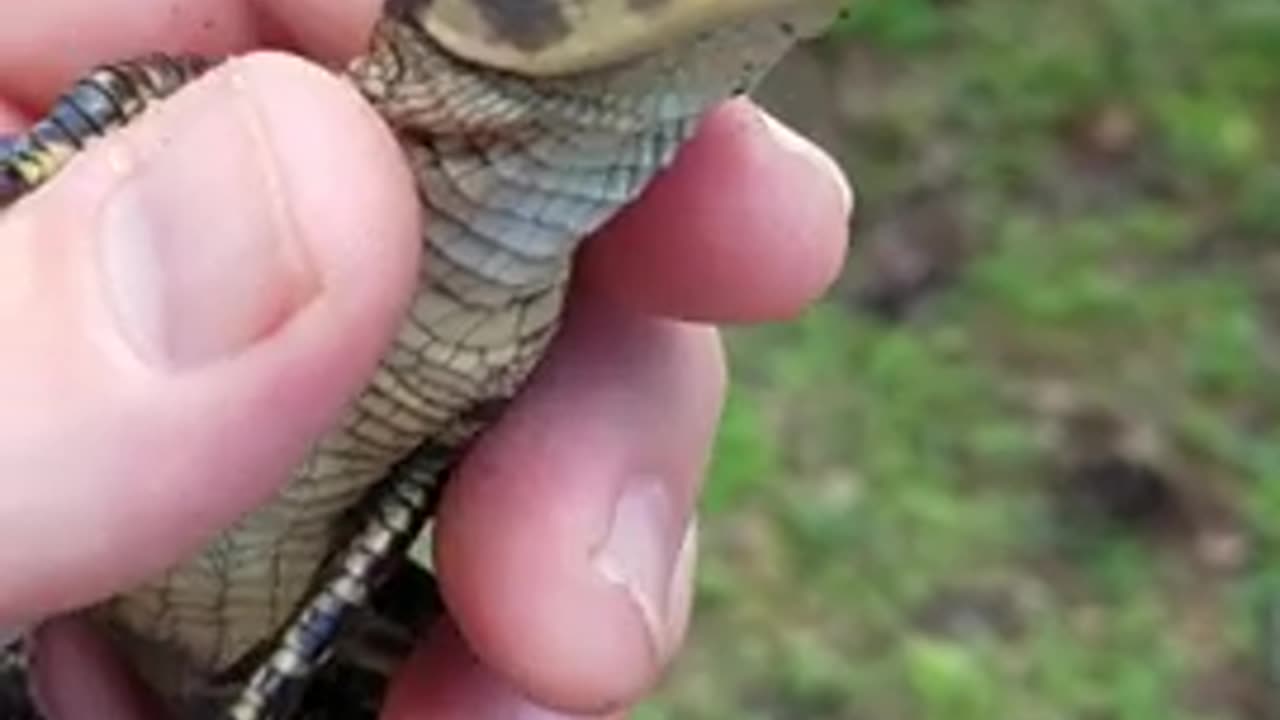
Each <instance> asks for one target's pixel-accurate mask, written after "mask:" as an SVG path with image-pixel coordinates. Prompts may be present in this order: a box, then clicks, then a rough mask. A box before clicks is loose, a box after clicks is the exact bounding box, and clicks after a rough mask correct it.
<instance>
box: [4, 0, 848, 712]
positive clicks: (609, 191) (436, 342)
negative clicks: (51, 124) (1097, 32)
mask: <svg viewBox="0 0 1280 720" xmlns="http://www.w3.org/2000/svg"><path fill="white" fill-rule="evenodd" d="M672 1H675V0H672ZM795 4H796V5H797V6H798V7H799V6H802V5H803V9H802V10H799V11H797V13H798V14H796V15H794V16H791V15H788V16H786V17H783V16H780V15H778V14H776V12H775V13H773V14H770V15H767V16H763V17H755V18H753V19H748V20H742V21H736V22H733V23H727V24H725V23H722V24H720V25H718V26H716V27H714V28H709V29H708V30H707V31H706V32H703V33H702V34H699V35H696V36H691V37H687V38H684V39H683V40H682V41H681V42H679V43H677V44H675V45H674V46H672V47H669V48H665V49H661V50H658V51H655V52H653V53H650V54H647V55H644V56H641V57H639V58H636V59H632V60H629V61H627V62H623V63H621V64H618V65H613V66H610V67H608V68H603V69H596V70H593V71H589V72H584V73H578V74H575V75H572V76H567V77H563V78H538V79H530V78H523V77H519V76H516V75H513V74H510V73H507V72H504V71H498V70H489V69H485V68H483V67H480V66H478V65H476V64H474V63H472V62H470V61H462V60H459V59H457V58H456V57H455V56H454V55H452V54H451V53H450V52H448V51H446V50H444V49H443V48H442V47H440V46H439V45H437V44H436V43H435V42H434V41H433V40H432V39H431V38H430V37H428V36H427V35H426V34H425V33H424V32H423V30H422V28H421V27H420V26H419V25H418V24H417V22H416V21H415V20H414V19H413V18H412V17H411V15H410V13H411V12H412V10H413V8H414V5H415V3H414V2H412V0H410V1H408V2H392V3H389V5H388V9H387V11H386V13H385V14H384V17H383V18H382V19H381V21H380V22H379V24H378V26H377V28H376V29H375V31H374V35H373V41H372V44H371V47H370V50H369V52H368V53H367V54H366V55H364V56H362V57H360V58H358V59H357V60H355V61H354V62H353V63H352V64H351V66H350V67H349V68H348V70H347V76H348V77H349V79H350V80H351V81H352V82H353V83H354V84H355V85H356V86H357V87H359V88H360V90H361V91H362V92H363V94H364V95H365V97H366V98H367V99H368V100H369V102H370V103H372V104H373V106H374V107H375V108H376V109H377V110H378V111H379V113H380V114H381V115H382V117H383V118H385V120H386V121H387V123H388V124H389V125H390V127H391V128H392V129H393V131H394V132H395V133H396V134H397V136H398V137H399V139H400V141H401V144H402V147H403V149H404V152H405V156H406V158H407V159H408V162H409V164H410V166H411V168H412V169H413V172H414V175H415V177H416V180H417V185H418V191H419V197H420V198H421V200H422V203H423V205H424V210H425V218H426V221H425V223H424V235H423V242H424V246H425V257H424V261H423V265H422V275H421V279H420V283H419V288H418V291H417V294H416V296H415V298H414V300H413V303H412V307H411V311H410V312H409V315H408V317H407V318H406V321H405V323H404V325H403V327H402V329H401V331H400V333H399V335H398V337H397V338H396V340H395V341H394V343H393V345H392V346H391V348H389V350H388V351H387V353H386V354H385V355H384V357H383V360H382V364H381V366H380V367H379V369H378V371H377V373H376V374H375V376H374V377H373V378H372V379H371V381H370V383H369V385H368V387H367V388H366V390H365V391H364V392H363V394H362V395H360V397H359V398H358V399H357V400H356V402H355V403H354V404H353V406H352V407H351V408H350V411H349V412H348V413H347V415H346V417H345V419H344V420H343V421H342V422H341V423H340V424H339V426H338V427H336V428H334V429H333V430H332V431H330V432H329V433H328V434H326V435H325V436H324V437H322V438H321V439H320V440H319V441H318V442H317V443H316V445H315V447H314V449H313V451H312V453H311V454H310V456H309V457H308V458H307V460H306V461H305V462H304V463H303V465H302V466H301V467H299V468H298V469H297V471H296V473H295V474H294V477H293V478H292V481H291V482H289V483H288V485H287V486H286V487H285V488H284V489H283V490H282V491H281V492H280V493H279V494H278V496H277V497H276V498H274V499H273V500H272V501H271V502H269V503H268V504H267V505H265V506H263V507H261V508H259V509H258V510H256V511H254V512H252V513H250V514H248V515H247V516H245V517H243V518H242V519H241V520H240V521H239V522H237V523H236V524H235V525H234V526H233V527H231V528H229V529H227V530H226V531H225V532H224V533H222V534H221V535H220V536H219V537H218V538H216V539H215V540H214V541H213V542H212V543H211V544H210V545H209V546H208V547H207V548H205V549H204V550H203V551H202V552H201V553H200V554H198V555H197V556H196V557H194V558H192V559H190V560H188V561H187V562H185V563H183V564H181V565H179V566H177V567H175V568H173V569H172V570H170V571H169V572H168V573H166V574H165V575H163V576H162V577H159V578H155V579H154V580H153V581H151V582H149V583H148V584H146V585H144V586H142V587H140V588H135V589H133V590H131V591H130V592H129V593H128V594H125V595H122V596H120V597H118V598H115V599H113V600H112V601H111V602H109V603H108V604H106V605H104V606H103V607H102V608H99V610H98V616H99V617H100V618H101V619H102V620H103V621H104V623H106V624H107V625H108V626H109V627H111V628H112V630H113V631H114V633H115V634H116V636H117V637H118V638H119V640H120V645H121V647H122V648H123V649H124V650H125V652H126V653H127V654H128V655H129V656H130V657H131V659H132V660H133V661H134V662H135V663H136V664H137V666H138V667H139V669H140V670H141V671H142V673H143V675H144V676H145V677H146V678H147V679H148V680H149V681H150V682H151V684H152V685H154V686H155V687H156V688H157V689H158V690H160V691H161V693H162V694H164V695H165V696H167V697H169V698H170V699H171V700H172V701H173V703H174V705H175V707H177V708H181V709H182V712H183V716H191V715H200V716H204V715H205V714H207V713H209V712H210V710H209V708H210V707H218V706H219V705H220V704H221V703H222V702H224V701H225V700H226V695H227V693H228V692H230V693H231V694H232V695H234V694H236V693H237V692H239V693H240V694H239V699H238V700H237V701H236V703H235V704H234V705H233V709H232V710H231V711H230V714H231V716H232V717H237V718H241V717H242V718H258V717H267V716H271V717H275V716H276V715H274V714H273V713H274V712H276V710H278V709H281V708H284V709H287V704H288V703H287V702H285V704H284V705H282V706H280V707H276V706H275V705H274V704H277V703H279V702H280V701H281V696H282V695H284V694H285V692H282V690H281V688H284V691H288V690H289V688H288V687H287V685H288V683H290V682H292V681H294V680H304V679H305V677H306V675H307V674H308V673H309V672H310V671H311V670H312V668H313V666H314V665H316V664H317V663H318V662H319V659H320V654H321V653H320V652H319V650H320V649H322V647H324V646H327V645H328V644H329V642H330V641H331V640H332V639H333V638H332V635H333V634H334V633H333V632H332V631H330V630H329V629H328V628H327V626H328V625H331V624H333V623H332V622H331V621H332V620H333V619H335V618H338V617H345V616H346V614H347V613H348V611H350V610H352V609H359V607H360V606H361V605H363V604H364V602H365V594H366V593H367V592H368V590H369V589H370V587H369V586H374V585H376V583H377V580H378V577H377V576H378V575H380V574H382V572H383V570H384V568H383V564H384V563H385V561H386V560H387V557H384V556H398V555H400V554H402V551H403V546H404V544H405V543H406V542H407V541H408V539H409V538H410V536H411V535H412V533H413V532H416V530H417V526H418V520H419V519H420V518H419V517H418V516H419V515H421V514H422V512H425V511H426V510H428V509H429V508H428V507H427V506H428V505H429V496H430V495H431V494H432V493H433V492H434V491H435V490H436V489H437V486H438V485H439V483H440V481H441V480H442V479H443V478H444V476H445V475H446V474H447V471H448V468H449V467H450V466H451V465H452V463H453V462H454V460H455V459H456V458H457V457H458V455H459V454H460V453H461V452H463V451H464V450H465V448H466V446H467V444H468V443H469V442H470V441H471V440H472V438H473V437H474V436H475V435H476V434H477V433H478V432H480V431H481V430H483V428H484V427H485V426H486V425H487V424H488V423H489V422H490V421H491V420H492V419H493V417H494V415H495V413H496V412H497V411H499V410H500V409H501V407H502V406H503V405H505V403H506V402H507V401H508V400H509V399H510V398H511V397H512V396H513V395H514V394H515V393H516V392H517V390H518V389H519V387H520V386H521V384H522V383H523V382H524V380H525V379H526V377H527V376H528V374H529V372H530V371H531V370H532V369H533V367H534V366H535V365H536V363H537V362H538V360H539V358H540V357H541V356H542V354H543V352H544V351H545V349H546V347H547V344H548V343H549V342H550V341H551V339H552V338H553V337H554V334H555V331H556V327H557V322H558V318H559V316H560V312H561V306H562V302H563V299H564V295H565V290H566V281H567V279H568V277H569V273H570V269H571V263H572V258H573V255H574V252H575V250H576V249H577V246H578V244H579V243H580V241H581V240H582V239H583V238H584V237H586V236H587V235H589V234H590V233H591V232H593V231H594V230H596V229H597V228H598V227H599V226H600V225H602V224H603V223H604V222H605V221H607V220H608V219H609V218H610V217H611V216H612V215H613V214H614V213H616V212H617V211H618V210H619V209H620V208H622V207H623V206H625V205H626V204H627V203H629V202H630V201H631V200H632V199H634V198H635V197H636V195H638V194H639V192H640V191H641V190H643V188H644V187H645V185H646V184H647V183H648V182H649V180H650V179H651V178H652V177H653V176H654V175H655V174H656V173H657V172H658V171H659V170H660V169H661V168H662V167H663V166H664V165H666V164H667V163H668V162H669V161H670V160H671V158H672V157H673V156H674V154H675V152H676V151H677V150H678V148H679V146H680V144H681V143H682V142H683V141H684V140H685V139H686V138H687V137H688V136H689V135H690V134H691V132H692V130H693V128H694V126H695V124H696V122H697V120H698V119H699V117H700V116H701V114H702V113H703V112H704V111H705V110H707V109H708V108H709V107H710V106H711V105H713V104H714V103H716V102H718V101H720V100H722V99H724V98H726V97H728V96H730V95H732V94H735V93H738V92H742V91H745V90H747V89H749V88H750V87H751V86H752V85H753V84H754V83H755V81H756V80H757V79H758V78H759V77H760V76H761V75H762V74H763V72H765V71H766V70H767V69H768V68H769V67H770V66H771V65H772V64H773V63H774V62H775V61H776V60H777V59H778V58H779V57H780V56H781V55H782V54H783V53H784V52H785V51H786V50H787V49H788V48H789V47H790V45H791V44H792V43H794V42H795V40H796V39H797V33H798V31H808V30H812V29H816V28H814V27H812V26H810V25H808V24H801V25H797V23H798V22H799V21H801V20H803V21H805V22H806V23H807V22H808V21H809V20H811V19H812V16H813V14H814V13H813V7H814V5H815V3H814V2H812V1H810V2H801V1H798V2H796V3H795ZM827 5H830V3H827ZM164 62H166V61H164V60H150V61H147V62H146V63H144V64H143V65H142V67H143V68H144V69H145V68H151V67H156V66H158V65H156V64H159V65H163V63H164ZM181 81H185V78H179V81H178V82H174V83H171V85H172V86H169V85H166V86H164V87H162V88H161V89H162V90H163V92H153V93H150V95H151V96H154V97H161V96H163V95H164V94H167V92H169V91H172V90H176V89H177V87H178V86H180V84H181ZM91 94H92V93H90V95H91ZM144 94H145V93H144ZM125 96H126V97H129V98H132V97H134V95H132V94H129V93H125ZM85 97H89V96H88V95H85V96H82V97H81V102H82V103H83V102H84V99H85ZM137 104H138V105H145V103H137ZM59 110H60V111H62V113H63V117H64V118H65V117H68V115H67V107H65V106H59ZM57 114H58V111H55V113H53V114H52V116H57ZM90 114H92V113H90ZM125 120H126V118H123V117H122V118H120V119H119V122H120V123H122V122H124V121H125ZM65 124H66V123H62V125H65ZM102 124H104V125H109V124H110V123H102ZM116 124H118V123H116ZM108 129H109V128H96V129H95V130H94V132H101V131H104V130H108ZM56 130H57V128H54V132H53V134H52V135H50V136H49V137H46V138H44V139H45V140H46V142H44V144H43V145H40V146H30V145H28V146H24V147H23V148H21V152H15V151H14V150H12V149H11V150H10V151H9V153H8V155H7V156H6V155H4V154H0V176H2V177H5V178H7V182H8V184H9V185H10V186H11V187H10V188H9V189H10V190H11V191H12V192H13V194H15V195H17V194H20V193H21V192H23V191H25V190H26V189H29V188H30V187H32V186H34V185H35V184H37V183H39V182H41V181H43V180H44V179H47V177H49V176H51V175H52V174H54V173H55V172H56V171H57V168H58V167H59V166H60V164H61V162H63V161H65V159H66V158H67V157H69V155H70V154H71V153H72V152H74V151H75V149H76V148H77V147H78V145H79V144H80V142H79V140H80V138H79V137H68V138H65V139H60V138H59V137H58V136H57V132H56ZM94 132H89V131H85V132H83V133H80V135H83V136H88V135H92V134H94ZM72 135H75V133H72ZM4 190H5V188H3V187H0V194H3V193H4ZM370 241H371V242H376V238H375V239H370ZM411 456H412V457H411ZM406 459H408V460H407V461H406ZM396 473H399V476H398V477H399V480H395V481H393V482H392V484H391V485H388V484H387V483H386V482H383V481H384V480H385V479H387V478H388V477H391V476H395V474H396ZM389 487H394V488H397V490H396V491H395V492H391V493H390V495H387V494H386V493H387V492H388V488H389ZM401 491H403V492H402V494H401V495H397V494H396V493H397V492H401ZM371 493H384V495H382V496H375V497H371V496H370V494H371ZM403 493H408V494H407V495H405V494H403ZM379 497H381V498H382V499H379ZM386 497H391V498H392V499H391V500H390V501H388V500H386V499H385V498H386ZM405 498H416V499H412V500H405ZM377 503H383V505H382V506H381V507H382V508H383V511H382V513H381V514H379V513H377V512H372V513H371V512H364V513H363V514H361V513H360V512H356V511H361V510H365V511H367V509H368V508H370V507H373V506H375V505H376V504H377ZM388 503H389V504H388ZM401 514H403V517H401V516H400V515H401ZM374 516H376V517H375V519H372V520H371V519H370V518H371V517H374ZM393 516H394V517H393ZM388 518H390V519H388ZM353 535H354V536H355V538H356V539H355V540H354V541H351V540H349V539H350V538H351V537H353ZM347 543H351V545H350V546H348V547H346V549H345V550H344V549H343V547H344V544H347ZM335 553H336V558H335ZM353 568H356V569H353ZM369 568H372V569H369ZM318 583H319V584H318ZM307 603H310V605H307ZM300 608H303V609H302V610H301V614H299V613H300ZM291 623H292V625H291ZM322 626H324V628H322V629H324V632H323V633H321V640H322V643H321V645H320V646H319V647H317V648H312V647H311V644H312V642H311V641H312V639H313V638H314V637H317V635H316V633H317V632H318V631H317V630H316V628H321V627H322ZM303 646H306V647H303ZM273 647H274V649H275V650H274V655H271V656H270V657H269V658H266V659H264V654H265V653H269V652H271V651H272V649H273ZM313 650H314V651H315V652H314V653H313V652H312V651H313ZM254 668H257V673H256V674H254V675H252V676H251V677H250V675H249V673H250V672H252V671H253V670H254ZM247 677H248V678H250V679H249V687H248V689H247V690H243V691H241V690H237V688H239V686H241V685H243V684H244V683H245V680H246V678H247Z"/></svg>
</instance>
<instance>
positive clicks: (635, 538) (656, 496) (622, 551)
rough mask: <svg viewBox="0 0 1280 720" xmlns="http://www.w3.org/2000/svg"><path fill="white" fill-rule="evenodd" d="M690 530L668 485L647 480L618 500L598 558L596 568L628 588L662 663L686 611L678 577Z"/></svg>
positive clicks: (658, 659)
mask: <svg viewBox="0 0 1280 720" xmlns="http://www.w3.org/2000/svg"><path fill="white" fill-rule="evenodd" d="M687 534H688V532H687V530H686V528H685V527H684V523H683V520H682V518H679V517H677V512H676V508H675V505H674V503H673V502H672V501H671V498H670V495H669V494H668V492H667V490H666V486H665V484H664V483H662V482H661V481H659V480H656V479H649V478H643V479H640V480H639V481H637V482H634V483H631V484H629V485H628V486H627V488H626V489H625V490H624V491H623V493H622V495H621V496H620V497H619V498H618V501H617V504H616V505H615V506H614V508H613V518H612V523H611V525H610V527H609V534H608V536H607V537H606V539H605V542H604V543H603V544H602V545H601V547H600V549H599V550H598V551H597V552H596V554H595V558H594V561H595V567H596V571H597V572H599V573H600V574H601V576H603V577H604V579H605V580H607V581H608V582H610V583H612V584H614V585H617V586H618V587H620V588H622V589H623V590H624V591H625V593H626V595H627V598H628V599H629V600H630V601H631V603H632V604H633V605H634V607H635V608H636V610H637V613H638V615H639V617H640V620H641V622H643V624H644V628H645V631H646V633H647V634H648V636H649V640H650V644H651V647H652V649H653V653H654V657H655V659H656V661H657V662H658V663H660V664H661V663H665V662H666V661H667V660H668V659H669V658H670V656H671V653H672V651H673V650H674V644H673V639H672V637H671V635H672V632H671V627H672V620H673V614H672V611H673V610H676V611H679V610H680V609H679V608H673V607H672V603H671V599H672V596H673V592H677V593H678V592H680V591H678V590H677V585H678V582H679V578H678V577H677V575H678V574H679V571H680V569H681V568H680V567H679V566H680V562H679V560H680V555H681V546H682V544H683V541H684V538H685V536H687ZM677 597H678V594H677Z"/></svg>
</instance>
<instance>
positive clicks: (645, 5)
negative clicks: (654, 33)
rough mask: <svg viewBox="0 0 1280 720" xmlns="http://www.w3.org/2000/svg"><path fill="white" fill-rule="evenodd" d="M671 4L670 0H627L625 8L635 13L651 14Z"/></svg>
mask: <svg viewBox="0 0 1280 720" xmlns="http://www.w3.org/2000/svg"><path fill="white" fill-rule="evenodd" d="M671 2H672V0H627V7H629V8H631V9H632V10H634V11H635V12H636V13H640V14H643V13H647V12H653V11H654V10H657V9H658V8H661V7H666V6H667V5H670V4H671Z"/></svg>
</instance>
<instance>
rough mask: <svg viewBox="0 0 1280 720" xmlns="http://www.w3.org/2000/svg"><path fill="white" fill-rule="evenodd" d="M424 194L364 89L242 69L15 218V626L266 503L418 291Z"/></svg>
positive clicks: (4, 333)
mask: <svg viewBox="0 0 1280 720" xmlns="http://www.w3.org/2000/svg"><path fill="white" fill-rule="evenodd" d="M411 188H412V185H411V183H410V181H409V177H408V174H407V172H406V170H405V166H404V163H403V162H402V160H401V157H400V154H399V152H398V150H397V148H396V145H395V143H394V141H393V140H392V138H391V136H390V134H389V133H388V132H387V131H386V130H385V129H384V128H383V126H382V125H381V123H380V122H379V121H378V120H377V117H376V115H375V114H374V113H373V112H372V110H370V109H369V108H368V107H367V106H366V105H365V104H364V103H363V102H362V101H361V100H360V98H359V96H358V95H357V94H356V93H355V92H354V91H352V90H351V89H350V88H349V87H348V86H346V85H345V84H343V83H342V82H341V81H340V80H338V79H336V78H334V77H333V76H331V75H329V74H327V73H325V72H324V71H322V70H319V69H317V68H315V67H313V66H311V65H308V64H305V63H303V62H301V61H299V60H296V59H292V58H289V57H287V56H282V55H275V54H261V55H256V56H251V57H249V58H246V59H243V60H235V61H231V62H228V63H226V64H224V65H223V66H221V67H220V68H218V69H217V70H215V71H214V72H212V73H210V74H209V75H207V76H206V77H204V78H203V79H201V80H199V81H198V82H196V83H194V84H193V85H192V86H191V87H189V88H186V89H184V90H183V91H182V92H180V93H178V94H177V95H176V96H175V97H174V98H172V99H171V100H169V101H167V102H165V103H164V104H163V105H161V106H159V107H157V108H155V109H154V111H152V112H149V113H147V114H146V115H145V116H144V117H143V118H142V119H141V120H139V121H138V122H137V123H135V124H134V125H132V126H130V127H128V128H125V129H123V130H121V131H119V132H116V133H113V134H112V135H111V136H110V137H109V138H106V139H104V140H101V141H97V142H95V143H93V144H92V145H91V147H90V148H89V149H88V150H87V151H86V152H85V153H83V154H82V155H81V156H80V157H78V158H76V159H75V160H74V161H73V162H72V163H71V164H70V165H69V166H68V167H67V168H66V170H64V171H63V172H62V173H61V174H59V175H58V176H57V178H56V179H55V180H54V181H52V182H50V183H49V184H48V185H47V186H46V187H43V188H41V189H40V190H38V191H37V192H35V193H33V194H32V195H31V196H29V197H27V198H25V199H24V200H23V201H21V202H20V203H18V204H17V205H14V206H12V207H10V208H9V209H8V210H4V211H0V348H3V349H2V350H0V577H3V578H5V582H4V583H3V585H2V586H0V626H3V625H6V624H13V623H17V622H25V621H29V620H33V619H37V618H39V617H43V616H46V615H49V614H52V613H54V612H58V611H62V610H66V609H68V608H72V607H76V606H79V605H83V604H85V603H88V602H91V601H94V600H96V599H99V598H101V597H102V596H104V595H106V594H109V593H111V592H113V591H115V590H117V589H118V588H120V587H123V586H125V585H127V584H129V583H131V582H134V581H136V580H138V579H140V578H142V577H145V576H148V575H151V574H154V573H156V572H157V571H159V570H161V569H163V568H164V567H165V566H167V565H170V564H172V563H173V562H174V561H176V560H177V559H179V558H180V557H182V556H184V555H186V554H188V553H190V552H192V551H193V550H194V549H195V548H196V547H198V546H199V544H200V543H201V542H203V541H205V540H207V539H208V538H209V537H210V536H211V534H212V533H214V532H215V531H216V530H217V529H219V528H221V527H224V526H226V525H227V524H229V523H230V522H232V521H233V520H234V519H235V518H236V517H237V516H238V515H239V514H241V513H243V512H244V511H245V510H246V509H248V508H249V507H251V506H253V505H255V504H257V503H260V502H261V501H263V500H264V499H266V498H267V497H268V496H269V495H270V494H271V493H272V492H273V491H274V490H275V489H276V488H278V487H279V485H280V484H281V483H282V482H283V481H284V480H286V479H287V477H288V474H289V471H290V469H291V468H292V467H293V466H294V465H296V464H297V463H298V462H299V461H300V460H301V459H302V458H303V456H304V453H305V452H306V450H307V448H308V447H309V445H310V444H311V443H312V442H313V441H314V440H315V438H316V437H317V436H318V435H319V434H320V433H321V432H322V431H323V430H324V428H326V427H327V426H329V425H331V424H332V423H334V422H335V421H336V420H337V419H338V418H339V417H340V414H341V411H342V409H343V408H344V407H345V405H346V404H347V402H348V401H349V400H350V399H351V398H352V396H353V395H354V394H355V392H356V391H357V390H358V389H359V387H360V386H361V385H362V381H363V380H364V379H366V378H367V377H368V375H369V374H370V372H371V371H372V369H373V368H374V366H375V364H376V361H377V358H378V356H379V355H380V353H381V351H382V350H383V348H384V347H385V346H386V343H387V342H388V341H389V340H390V338H391V336H392V334H393V333H394V330H395V327H396V326H397V324H398V321H399V319H400V315H401V312H402V311H403V308H404V306H405V303H406V300H407V299H408V297H409V294H410V288H411V286H412V283H413V280H414V277H415V268H416V263H417V261H418V255H417V241H416V235H417V227H418V226H417V210H416V205H415V202H414V197H413V194H412V191H411Z"/></svg>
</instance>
